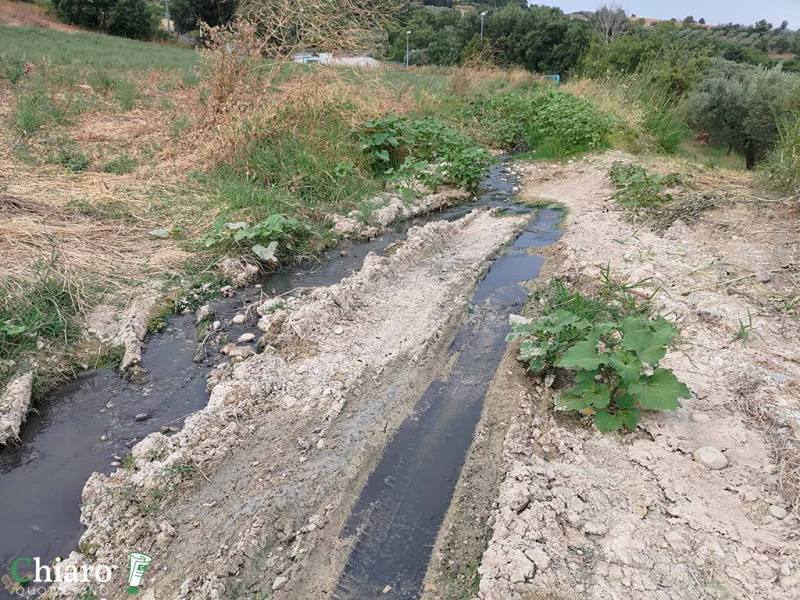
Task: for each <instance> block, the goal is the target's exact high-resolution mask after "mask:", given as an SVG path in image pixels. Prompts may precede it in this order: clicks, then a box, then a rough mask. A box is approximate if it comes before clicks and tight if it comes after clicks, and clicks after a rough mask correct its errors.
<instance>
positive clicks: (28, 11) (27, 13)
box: [0, 0, 83, 31]
mask: <svg viewBox="0 0 800 600" xmlns="http://www.w3.org/2000/svg"><path fill="white" fill-rule="evenodd" d="M0 24H2V25H9V26H11V27H44V28H46V29H57V30H58V31H83V30H82V29H81V28H80V27H75V26H74V25H67V24H66V23H61V22H60V21H58V20H57V19H56V18H55V17H54V16H52V15H49V14H48V13H47V11H46V10H45V9H44V7H42V6H39V5H37V4H31V3H30V2H13V1H11V0H0Z"/></svg>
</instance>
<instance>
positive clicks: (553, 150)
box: [464, 85, 614, 158]
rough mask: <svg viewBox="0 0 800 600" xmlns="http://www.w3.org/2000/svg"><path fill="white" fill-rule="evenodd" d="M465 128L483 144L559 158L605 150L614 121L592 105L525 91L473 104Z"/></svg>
mask: <svg viewBox="0 0 800 600" xmlns="http://www.w3.org/2000/svg"><path fill="white" fill-rule="evenodd" d="M464 118H465V121H466V123H467V126H468V127H469V128H471V130H473V131H474V132H475V135H476V137H477V138H478V139H480V140H481V141H482V142H483V143H485V144H487V145H489V146H492V147H496V148H504V149H508V150H527V151H534V152H535V156H536V157H538V158H563V157H566V156H571V155H574V154H579V153H581V152H587V151H590V150H596V149H599V148H603V147H607V146H608V145H609V140H610V134H611V131H612V128H613V126H614V122H613V119H612V118H611V117H609V116H608V115H606V114H604V113H602V112H601V111H599V110H598V109H597V108H596V107H595V106H594V105H593V104H592V103H591V102H588V101H587V100H584V99H582V98H578V97H576V96H574V95H572V94H569V93H565V92H562V91H559V90H556V89H554V88H552V87H551V86H549V85H528V86H524V87H521V88H519V89H516V90H512V91H510V92H507V93H502V94H498V95H495V96H492V97H489V98H482V99H479V100H477V101H475V102H473V103H472V104H471V105H470V106H468V107H467V108H466V109H465V111H464Z"/></svg>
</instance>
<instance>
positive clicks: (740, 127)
mask: <svg viewBox="0 0 800 600" xmlns="http://www.w3.org/2000/svg"><path fill="white" fill-rule="evenodd" d="M798 82H800V80H798V79H797V78H796V77H795V76H793V75H789V74H786V73H783V72H782V71H781V69H780V67H774V68H771V69H767V68H764V67H752V66H749V65H740V64H737V63H732V62H729V61H726V60H724V59H714V60H713V61H712V63H711V66H710V68H709V70H708V71H707V73H706V76H705V78H704V79H703V80H702V81H701V82H700V83H699V84H698V85H697V86H696V88H695V89H693V90H692V92H691V94H690V95H689V98H688V100H687V117H688V120H689V124H690V125H691V126H692V127H694V128H695V129H697V130H699V131H704V132H708V134H709V135H710V137H711V139H712V140H713V141H715V142H717V143H720V144H724V145H727V146H728V148H729V149H732V150H736V151H737V152H741V153H742V154H743V155H744V157H745V162H746V166H747V168H748V169H752V168H753V167H754V166H755V164H756V162H757V161H758V160H761V159H762V158H763V157H764V156H765V155H766V154H767V153H768V152H769V151H770V150H771V149H772V147H773V146H774V145H775V143H776V142H777V140H778V137H779V132H778V124H779V122H780V120H781V119H782V118H787V117H788V116H789V114H790V113H791V111H792V110H793V109H794V110H796V109H797V106H796V104H797V100H796V93H797V90H798V87H799V86H798Z"/></svg>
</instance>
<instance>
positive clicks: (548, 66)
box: [388, 1, 594, 73]
mask: <svg viewBox="0 0 800 600" xmlns="http://www.w3.org/2000/svg"><path fill="white" fill-rule="evenodd" d="M498 4H504V5H505V6H503V7H502V8H500V9H497V10H495V9H494V8H492V7H491V6H485V7H483V6H480V5H479V6H477V7H476V8H475V10H472V11H469V12H467V13H465V14H463V15H462V14H461V13H460V12H459V11H456V10H447V9H432V8H430V7H426V8H420V9H416V10H412V11H410V12H409V13H407V15H406V18H405V19H403V20H402V21H401V22H400V23H398V24H397V25H396V26H395V27H393V28H392V30H391V31H390V32H389V43H390V46H389V51H388V58H389V59H390V60H396V61H403V60H405V53H406V34H405V32H406V31H411V34H410V36H409V45H410V49H411V52H410V62H411V63H413V64H440V65H456V64H459V63H460V62H461V61H462V59H463V57H464V56H465V55H472V54H474V51H475V44H476V43H477V42H476V43H473V44H472V47H471V48H470V49H469V51H467V45H468V44H470V42H471V41H472V40H473V38H474V37H475V35H476V34H477V35H479V34H480V29H481V25H480V22H481V16H480V12H482V11H483V10H485V11H486V12H487V13H488V14H487V15H486V18H485V20H484V42H483V43H482V44H481V47H482V50H481V55H482V56H487V55H489V56H490V57H491V60H492V61H493V62H495V63H496V64H498V65H501V66H519V67H524V68H526V69H530V70H532V71H540V72H548V73H551V72H552V73H563V72H566V71H568V70H570V69H572V68H573V67H575V66H576V65H577V64H578V62H579V61H580V58H581V56H582V55H583V54H584V53H585V52H586V50H587V49H588V47H589V44H590V43H591V40H592V38H593V35H594V34H593V32H592V28H591V25H590V24H589V23H586V22H585V21H579V20H573V19H569V18H567V17H566V16H565V15H564V13H563V12H562V11H561V10H560V9H558V8H550V7H545V6H531V7H530V8H527V7H525V8H523V7H522V6H521V5H522V4H524V2H515V1H508V2H499V3H498ZM478 39H479V40H480V38H478ZM487 46H488V47H489V48H491V51H490V52H489V51H487V50H488V49H487Z"/></svg>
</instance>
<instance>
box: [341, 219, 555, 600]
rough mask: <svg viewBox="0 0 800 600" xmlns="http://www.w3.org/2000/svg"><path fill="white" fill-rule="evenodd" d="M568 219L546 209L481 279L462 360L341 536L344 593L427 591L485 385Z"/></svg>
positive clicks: (464, 331)
mask: <svg viewBox="0 0 800 600" xmlns="http://www.w3.org/2000/svg"><path fill="white" fill-rule="evenodd" d="M560 220H561V212H560V211H558V210H550V209H543V210H541V211H539V212H538V214H537V215H536V217H535V218H534V219H533V220H532V221H531V223H530V224H529V225H528V227H527V228H526V230H525V231H524V232H523V233H522V234H521V235H520V236H519V237H518V238H517V240H516V241H515V242H514V243H513V244H512V245H511V247H510V248H508V249H507V251H506V252H505V253H504V254H503V255H502V256H500V258H498V259H497V260H496V261H495V262H494V263H493V264H492V266H491V267H490V269H489V271H488V273H487V274H486V276H485V277H484V278H483V280H482V281H480V283H479V284H478V287H477V289H476V290H475V292H474V295H473V297H472V302H471V307H470V316H469V318H468V319H467V322H466V323H465V324H464V325H463V326H462V327H461V329H460V330H459V331H458V333H457V334H456V337H455V339H454V341H453V343H452V345H451V347H450V353H451V354H452V355H454V356H455V357H456V362H455V366H454V367H453V368H452V370H451V371H450V373H449V374H448V375H447V376H446V377H443V378H442V379H436V380H434V381H433V382H432V383H431V384H430V386H429V387H428V389H427V390H426V392H425V393H424V394H423V396H422V398H420V400H419V401H418V403H417V405H416V407H415V409H414V411H413V413H412V414H411V415H410V416H409V417H408V418H407V419H406V420H405V421H404V422H403V424H402V425H401V426H400V428H399V430H398V431H397V433H396V434H395V436H394V438H393V439H392V441H391V442H390V443H389V445H388V447H387V448H386V450H385V451H384V453H383V456H382V457H381V459H380V461H379V463H378V465H377V467H376V468H375V470H374V471H373V472H372V474H371V475H370V476H369V478H368V480H367V484H366V486H365V487H364V489H363V490H362V492H361V495H360V496H359V498H358V500H357V501H356V504H355V506H354V508H353V510H352V512H351V514H350V516H349V518H348V520H347V521H346V523H345V526H344V529H343V531H342V537H343V538H350V537H354V538H355V543H354V545H353V547H352V550H351V552H350V555H349V557H348V560H347V563H346V565H345V568H344V572H343V574H342V575H341V577H340V579H339V582H338V585H337V589H336V592H335V597H336V598H337V599H341V600H343V599H364V598H392V599H398V600H399V599H412V598H417V597H419V595H420V592H421V586H422V582H423V579H424V577H425V573H426V571H427V566H428V562H429V560H430V557H431V552H432V550H433V545H434V543H435V541H436V536H437V533H438V531H439V528H440V527H441V525H442V521H443V519H444V516H445V513H446V512H447V509H448V507H449V506H450V500H451V498H452V496H453V492H454V490H455V486H456V483H457V481H458V477H459V474H460V472H461V467H462V465H463V464H464V459H465V456H466V453H467V451H468V449H469V447H470V444H471V443H472V437H473V434H474V432H475V427H476V425H477V423H478V421H479V420H480V416H481V412H482V409H483V400H484V397H485V395H486V391H487V390H488V388H489V384H490V382H491V381H492V378H493V377H494V373H495V371H496V370H497V367H498V365H499V364H500V360H501V358H502V356H503V353H504V351H505V349H506V341H505V339H506V336H507V335H508V333H509V331H510V325H509V320H508V317H509V315H511V314H513V313H518V312H519V311H520V310H521V309H522V307H523V306H524V305H525V303H526V301H527V298H528V293H527V288H526V286H525V283H526V282H527V281H529V280H531V279H534V278H535V277H536V276H537V275H538V273H539V270H540V268H541V266H542V262H543V260H544V259H543V258H542V257H541V256H537V255H535V254H530V253H529V252H528V250H529V249H531V248H537V247H541V246H545V245H547V244H551V243H553V242H554V241H555V240H556V239H557V238H558V236H559V235H560V231H559V229H558V223H559V222H560ZM384 590H386V591H384Z"/></svg>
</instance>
